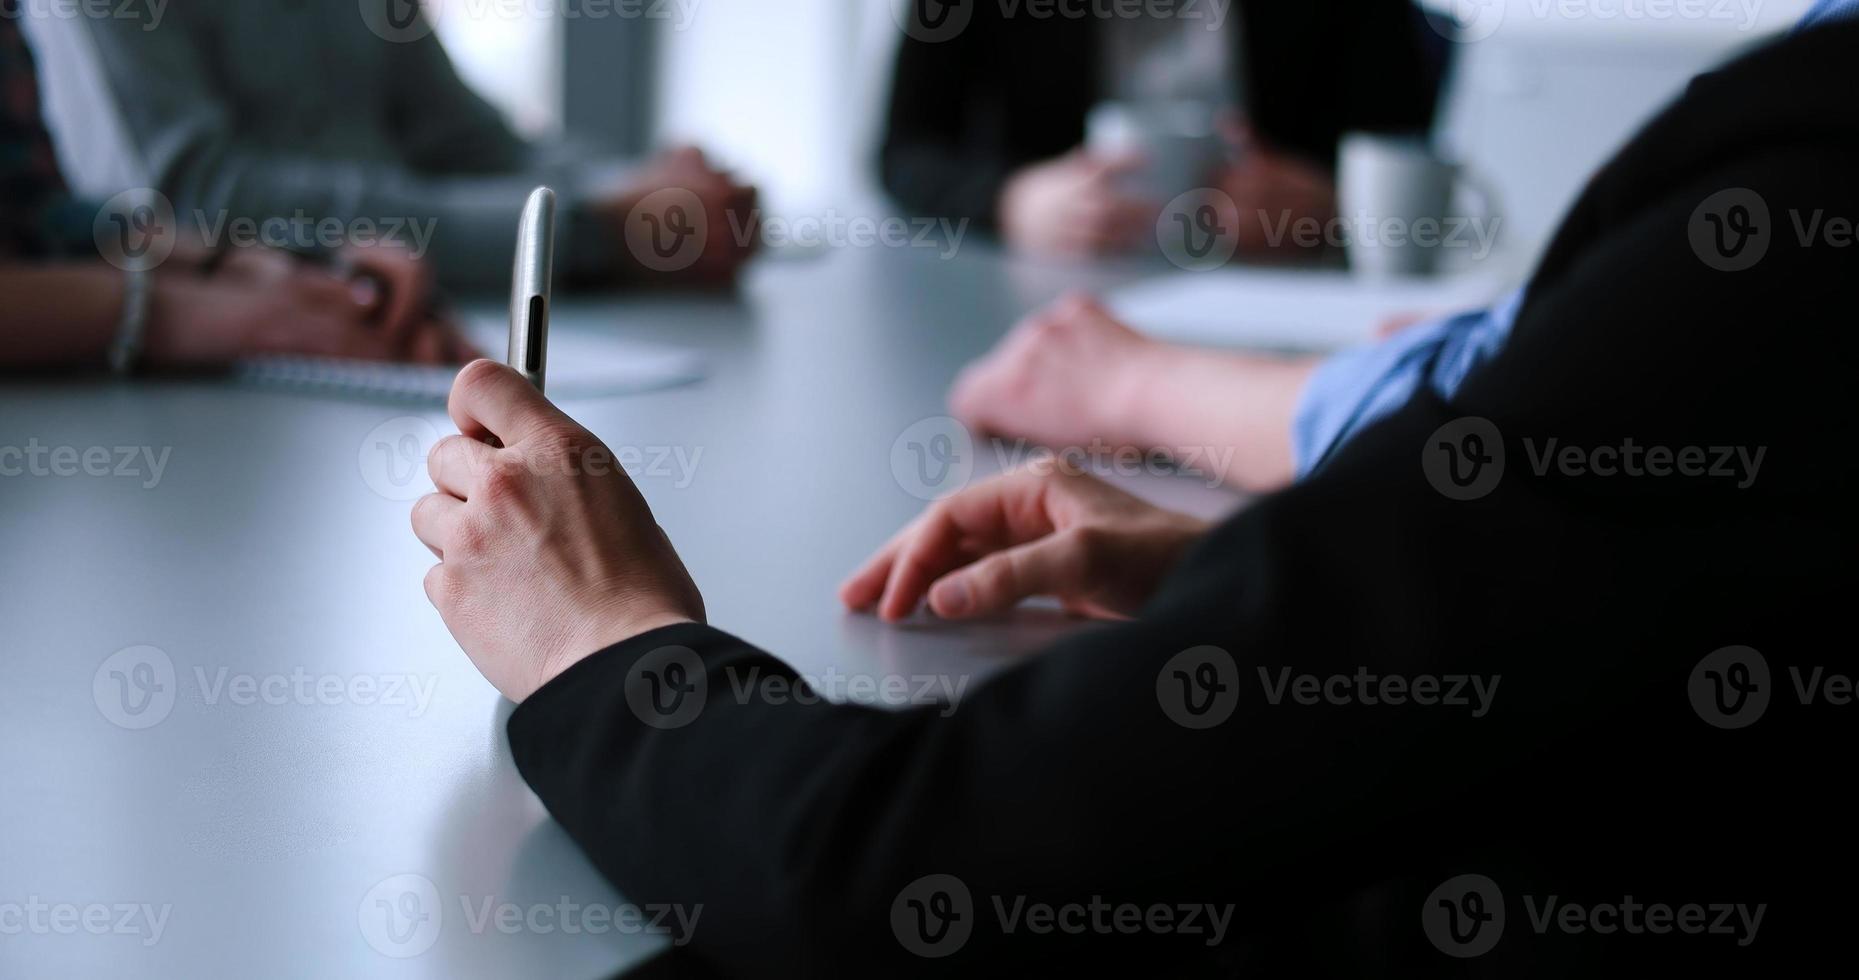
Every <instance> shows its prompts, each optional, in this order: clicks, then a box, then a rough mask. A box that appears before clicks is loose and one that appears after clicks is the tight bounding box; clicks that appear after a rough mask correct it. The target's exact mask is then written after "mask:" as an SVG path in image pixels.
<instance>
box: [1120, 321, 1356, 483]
mask: <svg viewBox="0 0 1859 980" xmlns="http://www.w3.org/2000/svg"><path fill="white" fill-rule="evenodd" d="M1318 362H1319V359H1318V358H1315V357H1297V358H1289V359H1287V358H1279V357H1269V356H1264V355H1255V354H1238V353H1226V352H1218V351H1211V350H1203V349H1199V348H1189V347H1177V346H1173V345H1167V344H1157V345H1154V347H1153V348H1152V349H1151V350H1150V351H1149V353H1148V354H1147V355H1146V356H1145V357H1144V358H1143V359H1141V360H1139V361H1138V362H1137V363H1136V364H1135V365H1134V366H1133V367H1132V369H1131V377H1132V379H1133V383H1131V384H1130V385H1129V387H1128V389H1127V394H1126V395H1124V396H1123V400H1124V401H1125V403H1126V404H1127V405H1128V406H1129V408H1128V409H1127V411H1126V412H1125V413H1124V414H1125V415H1126V416H1127V417H1128V419H1129V427H1128V430H1127V431H1125V432H1122V433H1119V441H1121V442H1127V443H1129V444H1131V445H1139V446H1144V447H1153V448H1157V449H1162V450H1164V451H1166V452H1168V453H1169V454H1171V455H1172V456H1174V457H1175V459H1176V460H1178V461H1180V462H1181V463H1182V464H1183V465H1184V466H1188V467H1191V468H1194V469H1197V470H1200V471H1203V472H1205V473H1207V474H1208V475H1210V476H1216V477H1218V478H1219V479H1220V480H1221V481H1222V482H1224V483H1227V484H1229V485H1232V486H1236V487H1240V488H1242V489H1246V490H1254V491H1264V490H1274V489H1277V488H1279V487H1282V486H1284V485H1286V484H1288V483H1290V482H1291V478H1292V475H1293V471H1294V467H1293V459H1292V440H1291V424H1292V421H1293V419H1294V417H1295V415H1296V412H1297V405H1298V399H1299V397H1300V395H1301V394H1302V392H1303V390H1304V385H1305V382H1306V381H1308V380H1309V378H1310V375H1311V373H1312V372H1313V371H1315V370H1316V367H1317V364H1318Z"/></svg>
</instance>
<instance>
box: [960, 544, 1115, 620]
mask: <svg viewBox="0 0 1859 980" xmlns="http://www.w3.org/2000/svg"><path fill="white" fill-rule="evenodd" d="M1082 540H1083V539H1082V538H1081V537H1079V536H1078V535H1077V534H1076V533H1060V534H1055V535H1051V536H1048V537H1044V538H1041V539H1039V540H1038V541H1033V542H1031V543H1028V544H1023V545H1019V546H1017V547H1013V548H1008V549H1007V550H1005V551H999V552H995V553H994V554H992V555H989V556H987V557H986V558H983V559H981V560H980V561H977V562H975V563H974V564H972V565H968V566H966V567H964V568H961V569H958V570H957V571H954V572H950V573H949V574H948V575H945V576H943V577H942V578H941V579H940V580H938V581H937V582H936V584H935V585H933V586H931V587H930V594H929V604H930V609H931V610H932V611H933V612H935V613H936V615H938V616H941V617H942V618H944V619H970V618H974V617H977V616H988V615H992V614H994V613H999V612H1005V611H1006V610H1008V609H1011V608H1013V607H1014V606H1015V605H1017V604H1018V603H1019V602H1020V600H1022V599H1028V598H1031V597H1033V596H1040V595H1055V596H1064V595H1065V594H1066V593H1067V592H1068V591H1071V590H1074V589H1076V588H1078V586H1079V582H1080V581H1081V579H1082V574H1083V568H1084V554H1083V552H1084V548H1083V547H1082V543H1081V542H1082Z"/></svg>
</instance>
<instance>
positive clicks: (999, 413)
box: [949, 294, 1166, 447]
mask: <svg viewBox="0 0 1859 980" xmlns="http://www.w3.org/2000/svg"><path fill="white" fill-rule="evenodd" d="M1165 349H1166V348H1165V345H1162V344H1159V343H1157V342H1156V341H1153V340H1150V339H1149V338H1147V337H1145V336H1143V335H1142V334H1139V333H1137V332H1136V331H1135V330H1132V329H1131V328H1129V327H1128V326H1125V325H1124V324H1123V323H1121V322H1119V321H1118V320H1117V319H1116V318H1115V317H1113V316H1111V314H1110V312H1109V311H1108V310H1106V309H1104V307H1103V306H1102V305H1100V304H1099V303H1098V302H1097V301H1096V300H1095V299H1093V298H1091V297H1089V296H1086V295H1082V294H1074V295H1071V296H1067V297H1066V298H1064V299H1062V300H1060V301H1058V302H1056V303H1054V304H1052V305H1051V306H1049V307H1047V308H1045V309H1044V310H1041V311H1039V312H1037V313H1034V314H1033V315H1031V316H1029V317H1027V318H1026V319H1024V320H1022V321H1020V323H1019V324H1018V325H1016V326H1015V327H1014V328H1013V330H1012V331H1010V332H1009V333H1008V334H1007V336H1006V337H1005V338H1003V339H1002V340H1001V342H1000V343H999V344H997V345H995V348H994V350H993V351H991V352H989V353H988V355H987V356H985V357H983V358H982V359H980V360H978V361H976V362H974V363H973V364H970V365H969V366H968V367H966V368H964V369H963V371H962V373H961V374H960V375H959V376H957V378H956V381H955V387H954V388H953V389H952V390H951V391H950V394H949V407H950V411H951V412H952V413H953V414H954V415H955V416H956V417H958V418H960V419H961V420H962V421H963V423H964V424H966V425H968V426H969V427H970V428H973V429H978V430H980V431H983V432H987V433H991V434H994V435H1003V436H1013V437H1019V438H1026V439H1030V440H1033V441H1035V442H1039V443H1042V444H1044V445H1047V446H1053V447H1059V446H1077V445H1083V444H1085V443H1087V442H1089V441H1091V440H1094V439H1104V440H1109V441H1111V442H1114V443H1118V444H1126V443H1128V442H1131V441H1133V440H1134V438H1135V433H1136V432H1137V431H1138V430H1139V429H1140V428H1141V426H1139V425H1138V424H1137V422H1136V420H1135V419H1134V415H1135V413H1136V405H1137V404H1138V403H1139V402H1140V400H1141V397H1142V390H1143V388H1144V387H1145V386H1147V385H1150V384H1153V383H1156V379H1155V374H1156V372H1155V371H1153V370H1152V368H1153V367H1154V366H1155V365H1157V364H1158V363H1159V361H1160V360H1161V355H1162V353H1163V351H1164V350H1165Z"/></svg>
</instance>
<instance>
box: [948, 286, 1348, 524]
mask: <svg viewBox="0 0 1859 980" xmlns="http://www.w3.org/2000/svg"><path fill="white" fill-rule="evenodd" d="M1316 363H1317V361H1316V359H1315V358H1299V359H1293V360H1286V359H1281V358H1272V357H1258V356H1251V355H1245V354H1232V353H1225V352H1216V351H1208V350H1199V349H1195V348H1189V347H1179V346H1174V345H1170V344H1163V343H1159V342H1157V341H1154V340H1151V339H1149V338H1147V337H1144V336H1143V335H1142V334H1140V333H1137V332H1136V331H1135V330H1133V329H1131V328H1130V327H1129V326H1128V325H1126V324H1124V323H1122V322H1120V321H1118V320H1117V319H1116V318H1115V317H1113V316H1112V315H1111V314H1110V312H1109V311H1107V310H1105V309H1104V307H1103V306H1102V305H1101V304H1099V303H1098V302H1097V301H1096V300H1094V299H1092V298H1091V297H1089V296H1084V295H1074V296H1069V297H1066V298H1064V299H1062V300H1060V301H1058V302H1057V303H1055V304H1053V305H1052V306H1051V307H1048V308H1047V309H1045V310H1042V311H1040V312H1038V313H1035V314H1034V315H1032V316H1030V317H1028V318H1027V319H1026V320H1024V321H1022V322H1021V323H1020V324H1019V325H1018V326H1016V327H1014V329H1013V330H1012V331H1011V332H1010V333H1009V334H1008V335H1007V337H1006V338H1005V339H1003V340H1002V341H1001V342H1000V344H999V345H998V346H997V347H996V348H995V349H994V350H993V351H992V352H991V353H989V354H988V355H987V356H986V357H984V358H982V359H981V360H979V361H977V362H975V363H974V364H971V365H970V366H969V367H968V368H966V369H965V370H963V372H962V373H961V375H960V376H959V377H958V378H957V379H956V383H955V387H954V388H953V390H952V391H951V392H950V395H949V406H950V411H951V412H952V413H954V414H955V416H956V417H957V418H959V419H961V420H962V421H963V423H964V424H966V425H968V426H970V427H971V428H974V429H977V430H979V431H981V432H985V433H989V434H993V435H1000V436H1006V437H1010V438H1023V439H1028V440H1031V441H1033V442H1037V443H1040V444H1042V445H1045V446H1050V447H1054V448H1070V447H1084V448H1089V447H1092V446H1095V445H1098V444H1106V448H1108V449H1121V448H1124V447H1133V448H1136V449H1141V450H1150V449H1160V450H1163V451H1164V452H1167V453H1169V454H1170V455H1172V456H1174V457H1175V459H1176V460H1178V461H1179V462H1181V463H1182V464H1183V465H1185V466H1188V467H1190V468H1192V469H1195V470H1198V471H1201V472H1205V473H1208V474H1210V475H1211V476H1213V477H1215V478H1218V479H1220V480H1222V481H1224V482H1227V483H1231V484H1234V485H1236V486H1239V487H1242V488H1245V489H1249V490H1271V489H1276V488H1278V487H1281V486H1284V485H1285V484H1288V483H1289V482H1290V480H1291V477H1292V471H1293V459H1292V446H1291V421H1292V417H1293V416H1294V415H1295V413H1296V409H1297V400H1298V397H1299V394H1300V393H1301V392H1302V390H1303V386H1304V382H1305V381H1306V380H1307V379H1308V377H1309V375H1310V372H1311V371H1312V370H1314V368H1315V365H1316Z"/></svg>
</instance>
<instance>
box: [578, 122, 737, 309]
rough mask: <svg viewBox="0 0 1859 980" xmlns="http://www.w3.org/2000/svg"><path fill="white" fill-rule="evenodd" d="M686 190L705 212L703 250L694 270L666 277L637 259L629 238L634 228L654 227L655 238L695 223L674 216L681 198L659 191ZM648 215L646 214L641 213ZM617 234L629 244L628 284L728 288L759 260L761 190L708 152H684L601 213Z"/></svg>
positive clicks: (655, 167)
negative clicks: (659, 230) (658, 233)
mask: <svg viewBox="0 0 1859 980" xmlns="http://www.w3.org/2000/svg"><path fill="white" fill-rule="evenodd" d="M669 189H680V190H685V191H689V192H690V193H691V194H693V195H695V196H696V198H697V202H698V204H699V206H700V207H699V210H700V211H701V215H700V217H701V221H702V227H701V228H699V227H697V226H696V224H695V223H691V224H690V227H691V228H692V229H693V230H694V231H697V232H701V234H702V236H703V237H702V238H701V239H700V241H701V243H702V248H701V250H700V251H699V252H698V253H697V255H696V256H695V258H694V260H693V261H692V262H691V264H690V265H689V266H687V267H685V268H682V269H678V270H675V271H660V270H658V269H654V268H651V267H650V266H648V265H647V264H646V263H645V260H644V257H643V256H640V255H638V254H635V253H634V251H633V249H634V248H635V247H636V243H635V242H633V240H632V239H629V238H628V236H627V230H628V225H629V224H631V223H633V222H642V221H643V222H648V223H649V224H650V225H651V227H652V229H653V230H654V233H656V229H657V228H659V227H665V228H676V227H679V226H680V223H681V222H691V216H690V215H688V214H685V215H683V216H679V215H676V214H673V213H672V209H674V208H682V206H683V205H682V204H681V203H680V202H678V201H677V200H676V199H675V198H671V197H668V196H665V195H659V196H657V197H654V195H655V194H657V193H658V192H659V191H663V190H669ZM641 209H644V210H641ZM596 210H597V211H598V212H599V213H600V214H602V215H603V216H604V217H605V218H606V220H607V221H609V222H610V223H611V224H612V225H613V227H614V228H615V235H616V238H617V239H618V240H620V241H623V242H626V243H627V249H625V250H623V260H624V261H625V262H626V264H625V266H624V268H622V269H621V270H620V275H621V277H622V278H625V279H630V280H633V281H641V282H664V283H671V284H676V283H695V284H699V285H723V284H726V283H728V282H730V281H731V280H732V279H734V278H735V276H736V273H737V271H738V270H739V269H740V268H741V267H742V265H743V263H745V262H747V261H748V260H749V258H750V257H751V256H753V255H754V254H755V244H756V240H757V238H758V232H757V230H756V227H755V223H756V214H755V211H756V190H755V188H754V187H750V186H748V185H744V184H738V183H736V181H735V179H734V178H733V177H732V176H731V175H729V174H728V173H725V172H724V171H721V170H718V169H716V168H715V167H712V166H711V165H710V161H709V160H708V159H706V158H705V157H704V154H703V151H701V150H698V149H697V148H696V147H691V146H681V147H675V148H673V149H670V150H666V151H664V152H662V153H660V154H658V156H656V157H654V158H653V160H652V161H651V163H649V164H647V166H646V168H645V169H644V170H642V171H641V172H640V173H639V174H638V175H637V176H636V177H635V179H634V181H633V184H632V187H631V188H630V189H629V190H628V191H627V192H626V193H625V194H623V195H621V196H620V197H619V198H618V199H617V200H615V201H612V202H610V203H608V204H606V205H604V206H600V207H598V208H597V209H596Z"/></svg>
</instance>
